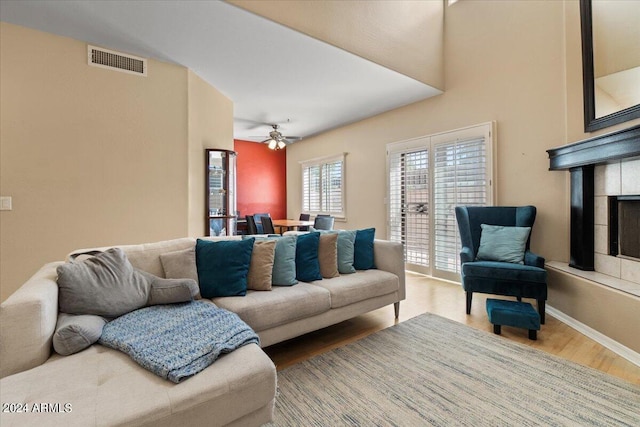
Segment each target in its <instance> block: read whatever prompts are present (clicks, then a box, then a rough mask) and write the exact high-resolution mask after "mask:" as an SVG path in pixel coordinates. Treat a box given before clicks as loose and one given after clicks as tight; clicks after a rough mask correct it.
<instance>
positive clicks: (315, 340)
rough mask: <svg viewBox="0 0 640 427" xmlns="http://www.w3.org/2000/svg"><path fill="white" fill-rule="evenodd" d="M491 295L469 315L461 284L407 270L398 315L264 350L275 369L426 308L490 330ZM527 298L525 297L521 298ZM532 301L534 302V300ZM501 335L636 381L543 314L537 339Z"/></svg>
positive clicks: (374, 316) (350, 323)
mask: <svg viewBox="0 0 640 427" xmlns="http://www.w3.org/2000/svg"><path fill="white" fill-rule="evenodd" d="M487 297H491V295H483V294H474V295H473V304H472V306H471V314H470V315H468V316H467V315H466V314H465V294H464V291H463V290H462V288H461V287H460V285H458V284H453V283H449V282H445V281H441V280H436V279H433V278H430V277H425V276H422V275H418V274H413V273H407V299H406V300H405V301H402V302H401V303H400V319H398V320H396V319H395V318H394V315H393V305H391V306H387V307H383V308H381V309H378V310H375V311H372V312H370V313H367V314H364V315H362V316H358V317H355V318H353V319H351V320H347V321H345V322H342V323H339V324H337V325H333V326H330V327H327V328H324V329H321V330H319V331H315V332H312V333H309V334H306V335H304V336H301V337H298V338H294V339H292V340H289V341H285V342H282V343H279V344H275V345H273V346H270V347H267V348H266V349H265V351H266V352H267V354H268V355H269V356H270V357H271V359H272V360H273V362H274V363H275V364H276V366H277V368H278V369H279V370H280V369H284V368H286V367H287V366H290V365H293V364H295V363H298V362H301V361H303V360H306V359H308V358H311V357H313V356H315V355H318V354H321V353H324V352H326V351H329V350H331V349H333V348H336V347H340V346H342V345H345V344H348V343H350V342H352V341H356V340H358V339H360V338H363V337H365V336H367V335H369V334H372V333H374V332H376V331H379V330H381V329H384V328H387V327H389V326H391V325H394V324H397V323H399V322H403V321H405V320H408V319H410V318H412V317H415V316H417V315H419V314H422V313H425V312H429V313H434V314H438V315H440V316H442V317H446V318H449V319H451V320H455V321H457V322H460V323H463V324H466V325H469V326H471V327H473V328H476V329H480V330H483V331H487V332H491V333H493V325H491V323H490V322H489V320H488V319H487V313H486V311H485V300H486V299H487ZM525 301H527V300H525ZM529 302H532V303H533V305H534V306H535V302H534V301H529ZM501 336H502V337H503V338H504V339H508V340H512V341H516V342H519V343H523V344H527V345H530V346H531V347H535V348H537V349H539V350H542V351H546V352H547V353H551V354H555V355H557V356H560V357H562V358H565V359H567V360H571V361H573V362H576V363H580V364H582V365H586V366H590V367H592V368H595V369H599V370H601V371H603V372H606V373H608V374H610V375H614V376H616V377H619V378H622V379H624V380H626V381H629V382H632V383H636V384H640V367H638V366H636V365H634V364H632V363H631V362H629V361H627V360H626V359H624V358H622V357H620V356H618V355H617V354H616V353H614V352H612V351H611V350H608V349H607V348H605V347H603V346H602V345H600V344H598V343H596V342H595V341H593V340H591V339H590V338H587V337H586V336H585V335H582V334H581V333H579V332H577V331H576V330H575V329H572V328H571V327H569V326H567V325H565V324H564V323H562V322H560V321H559V320H557V319H555V318H553V317H552V316H550V315H549V314H548V313H547V315H546V324H545V325H542V329H541V330H540V331H538V339H537V340H536V341H532V340H529V339H528V335H527V331H526V330H524V329H519V328H510V327H506V326H504V327H502V335H501Z"/></svg>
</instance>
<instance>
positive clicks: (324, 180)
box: [301, 154, 345, 218]
mask: <svg viewBox="0 0 640 427" xmlns="http://www.w3.org/2000/svg"><path fill="white" fill-rule="evenodd" d="M301 163H302V211H303V212H307V213H309V214H312V215H317V214H329V215H333V216H336V217H340V218H344V217H345V202H344V197H345V190H344V179H345V177H344V154H342V155H338V156H331V157H328V158H322V159H317V160H310V161H306V162H301Z"/></svg>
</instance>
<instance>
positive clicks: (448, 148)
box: [433, 137, 489, 273]
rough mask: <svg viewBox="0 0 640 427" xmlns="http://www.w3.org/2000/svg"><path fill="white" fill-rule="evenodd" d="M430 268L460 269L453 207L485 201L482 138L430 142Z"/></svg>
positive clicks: (484, 150) (485, 177)
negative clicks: (433, 251) (431, 239)
mask: <svg viewBox="0 0 640 427" xmlns="http://www.w3.org/2000/svg"><path fill="white" fill-rule="evenodd" d="M433 156H434V161H433V185H434V200H433V207H434V221H435V224H434V229H435V234H434V238H433V240H434V246H435V259H434V268H436V269H438V270H442V271H448V272H452V273H459V272H460V256H459V253H460V236H459V233H458V224H457V223H456V216H455V207H456V206H459V205H465V206H484V205H486V204H487V181H488V180H489V178H488V176H487V153H486V147H485V139H484V138H483V137H481V138H470V139H466V140H465V139H463V140H453V141H446V142H442V143H439V144H434V150H433Z"/></svg>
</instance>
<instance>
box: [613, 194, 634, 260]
mask: <svg viewBox="0 0 640 427" xmlns="http://www.w3.org/2000/svg"><path fill="white" fill-rule="evenodd" d="M609 254H610V255H613V256H617V255H621V256H624V257H629V258H635V259H637V260H638V261H640V195H638V196H612V197H609Z"/></svg>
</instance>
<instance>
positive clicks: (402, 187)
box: [389, 148, 430, 270]
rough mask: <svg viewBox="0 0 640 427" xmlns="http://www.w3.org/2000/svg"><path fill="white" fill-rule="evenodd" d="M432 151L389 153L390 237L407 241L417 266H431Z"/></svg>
mask: <svg viewBox="0 0 640 427" xmlns="http://www.w3.org/2000/svg"><path fill="white" fill-rule="evenodd" d="M429 193H430V191H429V151H428V150H427V149H426V148H416V149H408V150H406V151H396V152H391V153H389V232H390V236H389V240H392V241H396V242H402V243H404V253H405V260H406V262H407V263H408V264H413V265H414V266H416V267H414V268H412V269H413V270H419V269H421V268H422V267H425V268H428V267H429V228H430V225H429Z"/></svg>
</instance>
